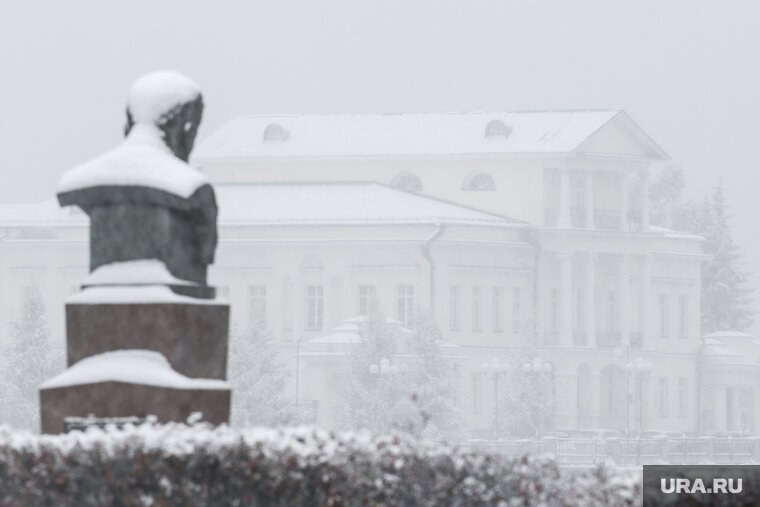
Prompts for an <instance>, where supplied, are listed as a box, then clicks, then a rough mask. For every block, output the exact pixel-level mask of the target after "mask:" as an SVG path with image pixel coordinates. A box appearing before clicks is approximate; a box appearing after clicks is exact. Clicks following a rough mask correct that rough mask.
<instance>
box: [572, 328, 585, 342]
mask: <svg viewBox="0 0 760 507" xmlns="http://www.w3.org/2000/svg"><path fill="white" fill-rule="evenodd" d="M587 343H588V333H587V332H586V330H585V329H573V345H579V346H582V345H586V344H587Z"/></svg>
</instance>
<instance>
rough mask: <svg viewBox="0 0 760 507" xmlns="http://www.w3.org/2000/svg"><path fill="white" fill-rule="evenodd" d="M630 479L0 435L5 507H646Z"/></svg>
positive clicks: (323, 435) (241, 438)
mask: <svg viewBox="0 0 760 507" xmlns="http://www.w3.org/2000/svg"><path fill="white" fill-rule="evenodd" d="M640 498H641V494H640V479H639V477H637V476H635V475H633V474H631V473H623V472H610V471H602V470H598V471H594V472H588V471H568V470H560V469H559V468H558V467H557V466H556V464H555V463H554V462H553V461H552V460H551V459H549V458H533V457H524V458H521V459H516V460H512V459H506V458H502V457H498V456H494V455H488V454H479V453H472V452H463V451H459V450H457V449H453V448H445V447H439V446H428V445H424V444H421V443H418V442H415V441H413V440H411V439H408V438H405V437H400V436H373V435H371V434H369V433H364V432H358V433H329V432H326V431H323V430H319V429H314V428H308V427H300V428H287V429H277V430H275V429H260V428H253V429H248V430H235V429H230V428H228V427H221V428H216V429H212V428H209V427H206V426H202V425H200V426H199V425H196V426H186V425H182V424H168V425H162V426H149V425H143V426H139V427H134V426H127V427H126V428H124V429H123V430H116V429H112V428H111V429H106V430H100V429H97V428H90V429H88V430H87V431H86V432H79V431H75V432H72V433H69V434H66V435H60V436H36V435H31V434H29V433H18V432H13V431H11V430H9V429H8V428H4V427H0V505H14V506H15V505H78V506H79V505H157V506H158V505H183V506H184V505H266V506H270V505H272V506H306V505H309V506H311V505H317V506H328V505H335V506H338V505H343V506H359V505H402V506H413V505H446V506H449V505H454V506H457V505H458V506H476V505H504V506H507V505H510V506H511V505H535V504H542V503H544V504H548V505H605V506H607V505H613V506H614V505H639V504H640V503H641V500H640Z"/></svg>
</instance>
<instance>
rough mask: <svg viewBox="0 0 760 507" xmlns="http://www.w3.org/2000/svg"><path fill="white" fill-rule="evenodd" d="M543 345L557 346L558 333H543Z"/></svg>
mask: <svg viewBox="0 0 760 507" xmlns="http://www.w3.org/2000/svg"><path fill="white" fill-rule="evenodd" d="M544 345H548V346H552V345H559V331H547V332H545V333H544Z"/></svg>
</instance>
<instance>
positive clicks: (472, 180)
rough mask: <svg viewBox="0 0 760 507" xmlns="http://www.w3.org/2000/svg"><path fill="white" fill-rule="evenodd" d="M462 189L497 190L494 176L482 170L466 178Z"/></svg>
mask: <svg viewBox="0 0 760 507" xmlns="http://www.w3.org/2000/svg"><path fill="white" fill-rule="evenodd" d="M462 190H473V191H489V190H496V184H495V183H494V181H493V177H492V176H491V175H490V174H488V173H484V172H482V171H479V172H474V173H471V174H470V175H469V176H467V177H466V178H465V179H464V183H462Z"/></svg>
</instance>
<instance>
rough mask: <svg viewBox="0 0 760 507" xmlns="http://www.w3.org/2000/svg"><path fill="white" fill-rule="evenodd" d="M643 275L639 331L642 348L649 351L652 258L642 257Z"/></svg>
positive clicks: (640, 288) (640, 278)
mask: <svg viewBox="0 0 760 507" xmlns="http://www.w3.org/2000/svg"><path fill="white" fill-rule="evenodd" d="M640 262H641V266H640V269H641V275H640V277H639V283H640V287H639V319H640V323H639V330H640V332H641V344H640V345H641V348H643V349H648V348H650V347H651V345H652V343H651V340H652V323H651V320H652V319H651V315H652V310H651V309H652V256H651V255H649V254H644V255H642V256H641V259H640Z"/></svg>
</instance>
